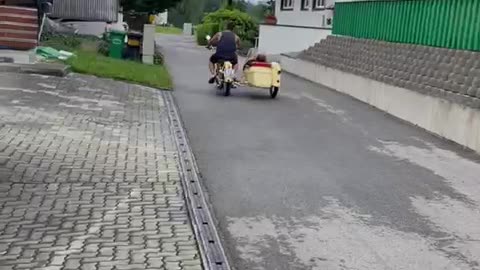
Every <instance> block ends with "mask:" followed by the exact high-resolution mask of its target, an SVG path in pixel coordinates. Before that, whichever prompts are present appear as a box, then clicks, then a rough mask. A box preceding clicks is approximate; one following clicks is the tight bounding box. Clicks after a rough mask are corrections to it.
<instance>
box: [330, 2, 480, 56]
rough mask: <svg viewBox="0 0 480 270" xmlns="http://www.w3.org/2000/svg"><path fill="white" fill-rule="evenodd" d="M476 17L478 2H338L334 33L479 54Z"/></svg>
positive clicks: (479, 24) (479, 30) (479, 21)
mask: <svg viewBox="0 0 480 270" xmlns="http://www.w3.org/2000/svg"><path fill="white" fill-rule="evenodd" d="M478 14H480V1H478V0H417V1H411V0H396V1H368V2H366V1H356V2H351V1H350V2H337V3H336V5H335V18H334V26H333V33H334V34H337V35H344V36H352V37H357V38H367V39H376V40H385V41H390V42H400V43H410V44H422V45H428V46H435V47H444V48H452V49H462V50H476V51H478V50H480V16H478ZM379 22H381V23H379Z"/></svg>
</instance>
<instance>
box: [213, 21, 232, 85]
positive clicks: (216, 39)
mask: <svg viewBox="0 0 480 270" xmlns="http://www.w3.org/2000/svg"><path fill="white" fill-rule="evenodd" d="M234 28H235V23H234V22H228V23H227V29H226V30H225V31H223V32H218V33H216V34H215V35H214V36H213V38H212V39H211V40H210V41H209V42H208V46H216V47H217V51H216V52H215V53H214V54H213V55H212V56H211V57H210V63H209V65H208V67H209V69H210V73H211V74H212V78H210V80H209V81H208V82H209V83H214V82H215V72H216V71H215V63H218V62H219V61H230V62H231V63H232V65H233V69H234V70H237V64H238V56H237V49H238V48H239V47H240V38H239V37H238V36H237V35H236V34H235V33H234V32H233V29H234Z"/></svg>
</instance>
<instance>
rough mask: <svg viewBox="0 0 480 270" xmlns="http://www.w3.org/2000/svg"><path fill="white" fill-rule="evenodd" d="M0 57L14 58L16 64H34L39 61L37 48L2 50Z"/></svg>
mask: <svg viewBox="0 0 480 270" xmlns="http://www.w3.org/2000/svg"><path fill="white" fill-rule="evenodd" d="M0 58H4V59H12V60H13V63H16V64H33V63H36V62H37V55H36V53H35V50H29V51H18V50H0Z"/></svg>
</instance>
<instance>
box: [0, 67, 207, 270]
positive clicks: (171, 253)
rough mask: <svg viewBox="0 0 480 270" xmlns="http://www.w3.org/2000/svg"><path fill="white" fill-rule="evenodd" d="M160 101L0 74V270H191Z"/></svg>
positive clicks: (126, 89) (114, 85)
mask: <svg viewBox="0 0 480 270" xmlns="http://www.w3.org/2000/svg"><path fill="white" fill-rule="evenodd" d="M165 110H166V108H165V102H164V100H163V98H162V94H161V92H160V91H157V90H154V89H150V88H145V87H140V86H133V85H129V84H126V83H121V82H115V81H112V80H103V79H98V78H93V77H87V76H80V75H73V76H71V77H68V78H52V77H44V76H34V75H16V74H0V269H1V270H7V269H17V270H19V269H48V270H55V269H85V270H86V269H99V270H107V269H118V270H120V269H157V270H159V269H184V270H196V269H201V261H200V258H199V252H198V249H197V243H196V241H195V238H194V234H193V231H192V227H191V225H190V221H189V217H188V209H186V205H185V202H184V198H183V190H182V183H181V180H180V174H179V171H178V164H177V150H176V146H175V143H174V139H173V136H172V134H171V131H170V128H169V122H168V116H167V113H166V111H165Z"/></svg>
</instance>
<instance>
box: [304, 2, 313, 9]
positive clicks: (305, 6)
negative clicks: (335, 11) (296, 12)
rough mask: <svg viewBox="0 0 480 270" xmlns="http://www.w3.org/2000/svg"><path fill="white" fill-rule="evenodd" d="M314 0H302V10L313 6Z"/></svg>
mask: <svg viewBox="0 0 480 270" xmlns="http://www.w3.org/2000/svg"><path fill="white" fill-rule="evenodd" d="M312 1H313V0H302V10H309V9H310V8H311V7H312Z"/></svg>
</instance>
